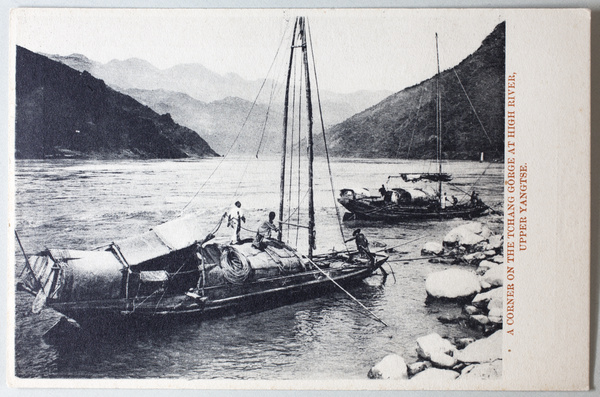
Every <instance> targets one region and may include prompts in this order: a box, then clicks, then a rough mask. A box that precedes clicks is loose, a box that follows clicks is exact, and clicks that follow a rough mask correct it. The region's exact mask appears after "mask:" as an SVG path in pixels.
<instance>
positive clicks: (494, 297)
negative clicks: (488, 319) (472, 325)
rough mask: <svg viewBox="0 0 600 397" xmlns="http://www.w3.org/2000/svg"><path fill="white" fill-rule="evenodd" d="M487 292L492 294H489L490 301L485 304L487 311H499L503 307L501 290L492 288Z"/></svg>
mask: <svg viewBox="0 0 600 397" xmlns="http://www.w3.org/2000/svg"><path fill="white" fill-rule="evenodd" d="M488 292H492V293H491V294H490V300H489V301H488V303H487V309H488V311H492V310H493V309H500V310H502V308H503V307H504V304H503V303H504V302H503V294H502V292H503V291H502V288H494V289H493V290H490V291H488Z"/></svg>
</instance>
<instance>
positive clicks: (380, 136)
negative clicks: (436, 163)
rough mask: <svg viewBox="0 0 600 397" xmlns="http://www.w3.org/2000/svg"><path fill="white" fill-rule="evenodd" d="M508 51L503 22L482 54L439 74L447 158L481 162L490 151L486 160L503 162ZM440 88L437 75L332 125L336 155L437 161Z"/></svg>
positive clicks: (331, 141)
mask: <svg viewBox="0 0 600 397" xmlns="http://www.w3.org/2000/svg"><path fill="white" fill-rule="evenodd" d="M504 48H505V23H504V22H503V23H501V24H499V25H498V26H496V28H495V29H494V31H493V32H492V33H491V34H490V35H489V36H488V37H487V38H486V39H485V40H484V41H483V42H482V44H481V46H480V47H479V48H478V49H477V51H475V52H474V53H473V54H471V55H470V56H468V57H467V58H466V59H464V60H463V61H462V62H461V63H460V64H459V65H457V66H456V67H454V68H452V69H449V70H446V71H443V72H442V73H441V74H440V76H439V85H440V95H441V118H442V146H443V152H444V158H448V159H465V160H466V159H478V158H479V154H480V152H485V153H486V158H487V159H490V160H491V159H494V160H501V159H503V156H504V92H505V78H504V76H505V54H504V52H505V51H504ZM432 62H435V60H432ZM457 76H458V77H457ZM437 84H438V79H437V78H436V77H435V76H434V77H432V78H430V79H428V80H425V81H423V82H421V83H420V84H417V85H415V86H412V87H409V88H406V89H404V90H402V91H400V92H398V93H396V94H394V95H391V96H389V97H388V98H386V99H385V100H383V101H382V102H380V103H378V104H377V105H375V106H372V107H371V108H369V109H367V110H365V111H363V112H361V113H358V114H356V115H354V116H353V117H351V118H349V119H348V120H346V121H344V122H342V123H340V124H337V125H335V126H333V127H332V128H331V129H330V130H329V131H328V137H329V138H328V141H329V149H330V151H331V153H332V154H333V155H336V156H352V157H384V158H435V157H436V140H437V138H436V128H435V125H436V104H435V103H436V92H437V90H436V85H437ZM461 85H462V87H461ZM463 87H464V89H463ZM465 91H466V93H467V94H468V97H467V95H466V94H465ZM469 99H470V101H471V103H472V105H473V106H472V107H471V104H470V103H469ZM473 108H474V109H475V111H474V110H473ZM478 117H479V120H481V123H480V122H479V121H478V119H477V118H478ZM482 125H483V127H482Z"/></svg>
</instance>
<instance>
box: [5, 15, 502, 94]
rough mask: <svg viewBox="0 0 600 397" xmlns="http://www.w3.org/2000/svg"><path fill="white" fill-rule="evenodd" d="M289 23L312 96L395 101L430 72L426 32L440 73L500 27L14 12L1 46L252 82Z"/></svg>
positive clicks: (473, 18)
mask: <svg viewBox="0 0 600 397" xmlns="http://www.w3.org/2000/svg"><path fill="white" fill-rule="evenodd" d="M297 15H306V16H307V17H308V21H309V24H310V28H311V32H312V38H313V44H314V52H315V59H316V64H317V71H318V77H319V83H320V85H321V88H322V89H327V90H331V91H336V92H352V91H356V90H361V89H365V90H382V89H384V90H391V91H399V90H401V89H402V88H405V87H407V86H410V85H413V84H415V83H418V82H420V81H422V80H424V79H426V78H428V77H431V76H432V75H434V74H435V72H436V58H435V33H436V32H437V33H438V35H439V46H440V64H441V67H442V69H446V68H449V67H452V66H454V65H456V64H457V63H458V62H460V61H461V60H462V59H464V58H465V57H466V56H467V55H469V54H470V53H472V52H473V51H475V50H476V49H477V48H478V47H479V45H480V44H481V41H482V40H483V39H484V38H485V37H486V36H487V35H488V34H489V33H490V32H491V31H492V30H493V29H494V27H495V26H496V25H497V24H498V23H500V22H501V21H503V20H504V18H503V17H502V15H501V12H500V11H497V10H464V9H463V10H397V9H388V10H378V9H361V10H348V9H346V10H343V9H338V10H256V9H253V10H214V9H207V10H198V9H187V10H186V9H178V10H166V9H159V10H124V9H113V10H106V9H105V10H99V9H19V10H17V11H14V12H13V15H12V18H11V24H12V35H11V39H12V40H13V43H16V44H19V45H21V46H24V47H26V48H28V49H30V50H32V51H35V52H43V53H51V54H60V55H69V54H72V53H80V54H83V55H85V56H87V57H88V58H90V59H92V60H95V61H99V62H102V63H106V62H108V61H110V60H112V59H120V60H123V59H127V58H134V57H135V58H141V59H144V60H147V61H149V62H150V63H152V64H153V65H154V66H156V67H158V68H160V69H165V68H169V67H171V66H174V65H177V64H181V63H200V64H202V65H204V66H206V67H207V68H209V69H211V70H213V71H215V72H218V73H221V74H226V73H237V74H239V75H240V76H242V77H244V78H246V79H262V78H264V77H265V75H266V73H267V70H268V69H269V66H270V65H271V62H272V61H273V58H274V55H275V53H276V51H277V48H278V47H279V45H280V42H281V38H282V35H283V33H284V31H286V29H287V31H288V32H289V30H291V28H292V26H293V21H294V18H295V17H296V16H297ZM288 36H289V35H288ZM285 43H286V45H289V44H287V43H288V41H286V42H285Z"/></svg>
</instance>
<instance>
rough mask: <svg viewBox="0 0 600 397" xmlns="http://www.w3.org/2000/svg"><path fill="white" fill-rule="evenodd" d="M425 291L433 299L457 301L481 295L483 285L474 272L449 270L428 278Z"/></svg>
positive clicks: (433, 274)
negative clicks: (477, 294)
mask: <svg viewBox="0 0 600 397" xmlns="http://www.w3.org/2000/svg"><path fill="white" fill-rule="evenodd" d="M425 290H426V291H427V294H428V295H429V296H431V297H433V298H447V299H457V298H464V297H467V296H470V295H473V294H476V293H479V292H480V291H481V285H479V280H478V279H477V276H476V275H475V274H474V273H472V272H469V271H467V270H461V269H447V270H443V271H441V272H436V273H432V274H430V275H429V276H427V279H426V280H425Z"/></svg>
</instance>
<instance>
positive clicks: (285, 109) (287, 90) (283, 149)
mask: <svg viewBox="0 0 600 397" xmlns="http://www.w3.org/2000/svg"><path fill="white" fill-rule="evenodd" d="M297 27H298V19H296V23H295V24H294V31H293V32H292V45H291V47H290V48H291V51H290V64H289V67H288V74H287V81H286V83H285V101H284V103H283V140H282V143H281V180H280V185H279V233H278V234H277V238H278V240H279V241H281V236H282V231H283V201H284V198H285V157H286V149H287V128H288V107H289V102H290V78H291V76H292V62H293V60H294V47H295V45H294V44H295V43H296V28H297ZM290 177H291V176H290Z"/></svg>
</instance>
